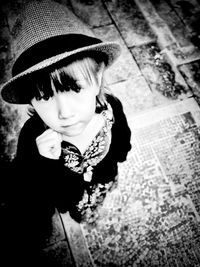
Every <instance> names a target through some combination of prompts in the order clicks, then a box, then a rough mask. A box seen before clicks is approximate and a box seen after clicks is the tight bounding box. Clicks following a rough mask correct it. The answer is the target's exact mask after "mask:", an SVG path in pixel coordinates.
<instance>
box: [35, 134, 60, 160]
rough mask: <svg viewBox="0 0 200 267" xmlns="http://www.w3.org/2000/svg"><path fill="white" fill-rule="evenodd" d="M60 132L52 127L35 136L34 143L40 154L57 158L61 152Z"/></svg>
mask: <svg viewBox="0 0 200 267" xmlns="http://www.w3.org/2000/svg"><path fill="white" fill-rule="evenodd" d="M61 142H62V137H61V134H59V133H57V132H55V131H54V130H52V129H48V130H46V131H45V132H43V133H42V134H41V135H39V136H38V137H37V138H36V144H37V147H38V151H39V153H40V155H42V156H44V157H46V158H50V159H59V157H60V154H61Z"/></svg>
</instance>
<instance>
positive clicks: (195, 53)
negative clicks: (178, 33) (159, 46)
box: [163, 44, 200, 66]
mask: <svg viewBox="0 0 200 267" xmlns="http://www.w3.org/2000/svg"><path fill="white" fill-rule="evenodd" d="M163 52H165V53H166V54H167V56H168V58H169V59H170V61H171V62H173V65H175V66H177V65H183V64H186V63H188V62H191V61H195V60H197V59H200V50H199V48H198V47H196V46H194V45H190V46H187V47H180V46H178V45H177V44H172V45H170V46H168V47H166V48H165V49H164V50H163Z"/></svg>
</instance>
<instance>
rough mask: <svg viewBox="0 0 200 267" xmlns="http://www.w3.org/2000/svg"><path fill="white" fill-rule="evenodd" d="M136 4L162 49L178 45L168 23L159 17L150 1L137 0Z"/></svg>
mask: <svg viewBox="0 0 200 267" xmlns="http://www.w3.org/2000/svg"><path fill="white" fill-rule="evenodd" d="M135 3H136V4H137V6H138V7H139V9H140V11H141V12H142V13H143V15H144V17H145V19H146V20H147V22H148V24H149V26H150V27H151V28H152V31H153V32H154V33H155V35H156V36H157V42H158V43H159V44H160V45H161V47H162V48H165V47H167V46H169V45H172V44H173V43H176V39H175V38H174V36H173V34H172V33H171V31H170V29H169V27H168V25H167V23H166V22H165V21H164V20H163V19H162V18H161V17H160V16H159V14H158V13H157V12H156V9H155V7H154V5H153V4H152V3H151V2H150V1H149V0H145V1H141V0H135Z"/></svg>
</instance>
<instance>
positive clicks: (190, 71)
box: [0, 0, 200, 267]
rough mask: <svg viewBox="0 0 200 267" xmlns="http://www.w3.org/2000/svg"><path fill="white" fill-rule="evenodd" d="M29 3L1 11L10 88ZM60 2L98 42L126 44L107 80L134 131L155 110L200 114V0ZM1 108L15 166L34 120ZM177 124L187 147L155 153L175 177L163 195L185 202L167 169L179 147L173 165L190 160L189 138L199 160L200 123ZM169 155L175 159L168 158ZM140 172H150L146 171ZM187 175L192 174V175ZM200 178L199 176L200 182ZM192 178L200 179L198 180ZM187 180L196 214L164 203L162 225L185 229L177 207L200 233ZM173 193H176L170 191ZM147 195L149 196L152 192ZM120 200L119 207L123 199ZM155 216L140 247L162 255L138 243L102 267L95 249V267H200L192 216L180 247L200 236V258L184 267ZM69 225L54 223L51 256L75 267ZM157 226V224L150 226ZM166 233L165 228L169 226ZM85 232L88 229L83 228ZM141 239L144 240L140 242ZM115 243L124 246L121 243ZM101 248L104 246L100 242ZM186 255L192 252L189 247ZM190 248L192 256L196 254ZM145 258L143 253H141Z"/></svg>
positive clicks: (0, 133)
mask: <svg viewBox="0 0 200 267" xmlns="http://www.w3.org/2000/svg"><path fill="white" fill-rule="evenodd" d="M23 2H24V1H23V0H17V1H5V4H3V3H4V2H3V1H2V6H1V11H0V35H1V40H0V68H1V73H0V83H3V82H5V81H6V80H7V79H8V78H9V77H10V67H11V65H12V54H11V51H10V49H9V44H10V41H11V39H12V25H13V24H14V21H15V19H16V15H17V13H18V10H19V9H20V8H21V6H22V5H23ZM58 2H62V3H63V4H65V5H67V6H69V7H70V8H71V9H72V10H73V11H74V13H75V14H77V15H78V16H79V17H81V18H82V19H83V20H84V21H85V22H86V23H88V24H89V25H90V26H91V27H92V28H93V30H94V32H95V33H96V35H97V36H98V37H100V38H102V39H103V40H106V41H116V42H118V43H119V44H121V46H122V55H121V57H120V58H119V59H118V61H117V62H116V63H115V64H114V65H113V66H112V67H111V68H110V69H109V70H108V72H107V77H106V80H107V83H108V84H109V86H110V88H111V90H112V91H113V92H114V93H115V94H116V95H117V96H118V97H119V98H120V99H121V100H122V102H123V105H124V110H125V112H126V114H127V118H128V120H129V122H130V125H132V118H133V117H135V116H136V117H137V116H140V114H144V113H145V114H147V113H148V112H150V113H151V112H152V110H157V111H159V112H161V113H162V108H163V107H166V112H167V113H170V110H171V109H173V107H174V106H175V105H178V104H179V103H181V105H182V106H186V107H188V109H187V110H185V111H184V114H189V113H190V109H191V110H192V109H193V108H192V106H194V107H195V110H196V111H194V113H195V112H196V113H198V108H199V104H200V84H199V81H200V78H199V77H200V71H199V66H200V28H199V25H200V1H197V0H185V1H181V0H132V1H131V0H85V1H83V0H60V1H58ZM188 101H189V102H188ZM191 101H192V102H191ZM189 103H190V105H189ZM191 103H192V105H191ZM0 109H1V112H0V116H1V128H0V138H1V139H0V140H1V144H0V146H1V149H2V151H3V153H2V154H3V155H4V156H2V158H1V160H2V161H4V160H7V159H9V160H10V159H12V157H13V155H14V153H15V149H16V136H17V135H18V133H19V130H20V128H21V126H22V124H23V123H24V121H25V120H26V119H27V117H26V115H25V110H26V106H17V105H15V106H12V105H9V104H6V103H4V102H3V101H2V100H1V99H0ZM196 113H195V114H196ZM11 114H12V116H11ZM156 114H158V113H156V112H155V113H152V116H156ZM194 116H195V115H194ZM165 119H167V118H165ZM176 120H177V121H179V120H180V121H182V122H183V121H184V123H182V124H181V125H182V129H183V128H184V131H182V132H181V137H180V129H179V130H177V129H176V130H175V129H174V130H173V131H174V132H173V140H172V139H170V140H168V141H169V142H172V141H173V142H175V141H174V140H176V141H177V140H178V141H179V145H177V143H175V144H176V145H174V143H173V144H172V143H170V144H169V143H168V145H166V144H165V146H164V144H163V147H162V149H159V146H158V144H157V143H156V145H155V146H153V148H154V151H156V153H157V154H156V155H157V157H158V158H159V160H160V162H162V164H161V167H162V168H165V171H168V172H167V175H166V176H165V178H166V177H167V178H166V180H162V181H161V180H159V179H158V180H159V181H158V180H157V182H160V183H161V185H162V186H161V187H162V188H161V190H163V191H165V193H166V192H169V193H171V191H170V190H171V189H172V188H176V190H177V191H176V196H177V195H178V194H179V193H180V191H181V196H182V197H183V195H184V192H186V191H184V190H183V188H182V189H181V190H179V189H180V188H179V187H178V184H179V183H178V182H177V180H176V181H175V177H174V176H175V175H172V174H171V173H170V171H169V170H168V169H167V167H169V161H170V160H169V157H170V155H172V150H170V149H172V148H173V149H174V150H177V151H178V152H179V153H178V152H177V151H176V153H178V154H179V155H181V158H180V159H177V158H175V157H172V158H173V159H171V161H172V160H179V162H180V161H181V160H182V157H183V156H182V155H183V150H182V147H181V145H180V144H183V143H186V141H185V140H188V139H187V138H188V136H190V138H193V139H191V140H192V141H191V143H192V144H195V145H196V147H195V149H197V154H198V148H199V147H198V144H199V143H198V142H199V130H198V127H199V124H198V123H199V122H198V121H199V119H197V123H196V122H193V124H191V118H190V116H189V115H181V116H180V117H178V119H177V117H176ZM163 123H164V124H165V123H168V126H169V124H170V125H173V122H172V121H170V122H169V121H168V120H167V121H166V120H164V122H163ZM188 123H189V124H190V128H189V130H191V129H192V130H191V131H189V130H188V128H187V127H186V124H188ZM191 125H192V127H191ZM170 127H171V126H170ZM170 127H169V128H170ZM186 128H187V130H186ZM156 129H157V128H156ZM165 129H167V126H165ZM148 131H149V130H148ZM136 132H137V131H136ZM136 132H134V133H135V135H134V136H136V137H137V136H138V135H137V133H136ZM139 133H140V135H141V131H139ZM183 133H184V134H183ZM183 135H184V136H183ZM191 135H192V137H191ZM174 136H175V137H176V138H175V137H174ZM158 139H159V138H158ZM158 139H157V140H158ZM145 140H146V139H145ZM159 140H160V142H162V139H159ZM194 140H197V141H198V142H195V141H194ZM154 141H155V140H154ZM181 142H182V143H181ZM164 148H166V149H164ZM169 148H170V149H169ZM146 149H147V150H148V151H147V154H145V155H148V157H150V154H151V153H150V152H149V149H150V148H149V145H148V146H147V147H146ZM167 149H168V150H167ZM166 150H167V151H168V152H166ZM169 150H170V152H169ZM174 150H173V151H174ZM184 151H185V150H184ZM148 152H149V154H148ZM165 152H166V153H167V157H165V158H164V156H163V155H164V153H165ZM188 153H190V155H191V151H189V152H188ZM173 155H174V154H173ZM176 155H177V154H176ZM140 156H141V157H143V156H144V154H140ZM133 158H134V156H133ZM133 158H132V157H130V162H132V161H133ZM151 159H152V158H151ZM166 159H167V163H166ZM164 160H165V162H164ZM198 160H199V159H198ZM198 160H197V161H195V166H196V167H195V166H194V165H193V167H191V168H190V173H191V169H192V168H196V174H197V173H199V172H198V171H197V169H198V163H199V161H198ZM143 161H145V159H143ZM130 162H127V163H126V165H125V169H126V173H127V168H130V166H132V165H130V164H131V163H130ZM132 163H133V162H132ZM134 164H136V159H135V158H134ZM148 164H149V162H148ZM183 165H184V164H183ZM163 166H164V167H163ZM170 166H172V165H170ZM143 167H144V166H143ZM161 167H160V168H161ZM138 168H139V167H138ZM140 168H142V167H141V166H140ZM145 168H146V170H148V171H149V172H150V171H151V170H150V169H151V168H150V165H148V166H146V167H145ZM180 168H181V164H179V170H174V172H173V174H179V171H180ZM158 170H159V171H160V172H161V169H159V167H158V168H157V177H158V176H159V175H160V174H159V171H158ZM198 170H199V169H198ZM133 172H135V173H137V179H138V180H137V179H136V181H135V184H134V185H132V186H134V187H137V185H138V184H139V174H138V171H137V170H135V169H134V170H133ZM185 173H187V174H188V170H187V171H186V172H185ZM129 174H130V173H129ZM187 174H186V175H187ZM127 175H128V174H127ZM170 175H171V176H170ZM122 176H123V175H122ZM197 176H198V177H199V175H197ZM159 177H160V176H159ZM169 177H170V178H169ZM176 177H177V176H176ZM191 177H193V178H194V177H195V173H194V174H193V176H191ZM168 178H169V180H168ZM179 178H180V177H179ZM177 179H178V178H177ZM184 179H185V180H184V189H186V188H187V189H188V188H191V187H192V186H193V187H196V191H195V192H196V193H195V194H196V195H194V194H191V192H190V191H187V192H186V195H187V196H186V198H185V199H187V201H193V203H194V206H195V208H192V207H193V206H190V205H189V204H188V203H189V202H187V201H186V202H187V204H184V205H183V206H181V207H180V206H179V207H178V206H176V205H175V206H176V207H175V206H173V205H172V206H170V207H169V203H168V202H165V201H164V200H163V199H162V205H161V206H160V208H161V209H163V210H165V211H166V213H167V210H168V221H162V226H163V223H166V224H167V223H169V224H170V222H172V221H173V222H174V227H175V228H176V226H177V225H176V223H175V221H176V220H178V219H177V218H173V219H172V218H171V219H170V216H172V213H170V212H169V209H170V208H172V209H173V208H174V209H176V215H177V214H178V213H181V212H183V210H187V212H185V213H184V216H186V213H187V215H188V216H191V217H192V216H193V215H194V214H195V218H197V219H196V223H194V224H193V226H194V227H197V226H198V227H199V216H200V212H199V208H198V207H199V197H198V196H199V193H198V192H200V191H199V190H200V188H199V186H197V183H199V182H198V180H197V183H196V184H195V185H194V184H192V181H190V180H187V179H186V178H184ZM122 180H123V179H122ZM127 181H128V180H127ZM186 181H187V182H186ZM137 182H138V184H137ZM154 182H155V181H154ZM172 182H173V186H172V187H170V183H172ZM143 185H144V184H143ZM147 187H148V189H149V188H151V189H152V185H151V186H149V185H148V186H147ZM147 187H145V189H144V192H146V191H145V190H147ZM169 187H170V188H171V189H170V190H169ZM177 188H178V189H177ZM154 189H155V187H154ZM149 190H150V189H149ZM152 190H153V189H152ZM168 190H169V191H168ZM188 190H189V189H188ZM150 191H151V190H150ZM152 192H153V191H151V193H152ZM135 193H136V192H135ZM146 193H147V194H148V192H146ZM158 195H159V194H158ZM179 197H180V195H179ZM175 198H176V197H175ZM179 200H180V199H179ZM113 201H114V202H115V201H116V199H115V200H113ZM134 201H135V200H134ZM138 201H139V200H138ZM176 201H177V199H176ZM114 202H113V203H114ZM134 203H135V202H134ZM137 203H139V202H137ZM184 203H185V202H184ZM113 205H114V204H113ZM167 205H168V206H167ZM177 205H178V204H177ZM188 205H189V206H188ZM113 210H114V209H113ZM151 211H152V209H151ZM104 212H105V210H104ZM113 212H114V211H113ZM134 212H135V211H134ZM146 212H147V209H146ZM125 213H126V212H125V211H124V213H123V214H124V215H125ZM115 215H116V214H115ZM153 215H154V216H152V217H151V218H150V217H148V215H147V213H146V215H145V216H147V217H148V223H149V225H151V226H152V223H153V228H152V229H151V233H150V231H147V230H146V229H144V228H145V225H144V224H143V225H142V224H141V227H143V230H144V231H143V233H144V232H145V231H147V232H148V235H143V234H142V235H141V236H140V237H139V239H137V240H140V242H142V241H141V240H142V239H145V238H149V239H148V242H149V243H151V246H150V245H149V247H148V248H149V249H150V248H151V251H154V253H153V252H152V254H150V253H149V251H148V249H147V247H145V245H144V246H142V245H141V243H140V245H141V246H138V247H139V249H138V247H137V246H136V244H135V243H134V245H135V246H136V247H134V250H135V251H137V253H136V252H135V253H134V252H133V248H131V249H130V250H129V252H130V251H132V252H130V253H128V252H127V253H128V254H127V255H125V256H126V257H124V258H123V257H122V256H120V255H121V254H118V260H119V259H120V260H119V262H120V264H118V263H117V262H115V261H113V259H110V261H109V260H107V261H106V259H105V258H103V259H102V261H101V262H99V260H100V259H101V257H100V256H97V255H95V251H94V247H92V246H91V251H90V255H92V257H93V259H96V261H93V263H92V264H93V265H94V266H95V264H96V266H136V267H137V266H200V258H198V257H200V256H199V255H200V254H199V249H200V247H199V242H200V239H199V230H195V231H194V233H193V232H192V233H191V231H192V230H191V228H190V227H192V226H191V225H190V224H189V220H190V219H191V217H190V219H188V217H187V218H186V217H184V218H182V220H181V223H182V226H183V229H182V232H183V231H186V232H187V230H188V231H190V235H188V236H187V235H186V236H182V235H181V233H180V232H178V230H177V232H176V236H177V240H178V244H179V246H181V243H183V241H182V240H183V239H184V238H185V239H187V240H188V238H193V239H194V236H195V235H196V236H195V238H196V239H195V242H196V243H194V244H193V245H192V244H191V243H190V246H191V247H192V246H193V248H194V246H195V247H196V252H195V251H194V250H192V252H191V253H189V252H188V254H187V255H186V256H185V254H184V253H183V254H180V255H179V256H180V257H179V259H178V260H177V261H176V256H177V253H178V252H177V250H178V249H177V248H176V249H175V248H174V250H173V249H172V247H173V245H174V244H172V243H173V242H172V239H170V238H169V235H170V233H168V236H165V235H164V233H163V235H162V236H161V235H159V233H158V228H159V227H158V225H159V224H158V220H160V219H159V218H158V217H159V216H158V213H156V214H155V212H154V213H153ZM173 215H174V214H173ZM113 216H114V215H113ZM174 216H175V215H174ZM118 217H119V215H118ZM118 217H117V218H118ZM63 218H64V217H62V216H60V215H59V214H57V213H56V214H55V216H54V218H53V222H54V231H53V234H52V236H51V237H50V238H48V239H47V240H46V241H45V243H44V249H45V251H46V252H47V254H48V255H49V256H50V257H55V255H59V257H58V258H59V260H58V261H59V263H58V266H73V263H74V260H73V259H72V258H71V256H70V255H71V254H70V252H69V250H70V248H69V244H68V241H67V240H66V233H65V231H66V229H65V228H63V226H62V220H63ZM137 218H139V217H137ZM129 219H130V218H129ZM150 219H151V220H154V221H153V222H150ZM184 220H185V221H187V225H186V224H185V228H184ZM190 222H191V220H190ZM129 224H130V221H129ZM113 225H114V223H113ZM156 225H157V226H156ZM160 225H161V224H160ZM100 226H101V228H103V226H102V224H101V225H100ZM100 226H99V227H100ZM121 227H122V225H121ZM123 227H124V228H126V233H128V232H127V231H128V230H127V225H126V226H124V225H123ZM175 228H174V229H175ZM77 229H79V228H77ZM138 229H139V228H137V231H138V233H139V232H140V230H138ZM163 229H165V228H164V226H163ZM170 229H171V228H170ZM176 229H180V228H176ZM186 229H187V230H186ZM165 230H166V229H165ZM77 231H81V230H80V229H79V230H77ZM104 231H105V229H104ZM124 231H125V230H124ZM132 231H133V232H134V229H132ZM160 231H161V229H160ZM171 231H172V230H171ZM83 232H84V233H85V240H86V241H87V242H88V244H89V241H90V240H89V238H91V236H90V235H89V230H88V228H87V227H86V226H85V225H83ZM114 232H116V229H114V230H113V233H114ZM105 233H106V231H105ZM113 233H112V234H113ZM156 235H157V237H159V238H162V240H164V239H165V238H166V240H168V241H169V239H170V240H171V247H168V251H169V254H170V253H171V254H170V255H172V254H173V256H172V257H171V258H169V257H168V256H169V255H168V254H167V252H166V250H165V249H164V248H165V245H166V246H167V243H165V242H164V241H163V242H162V249H160V254H156V252H155V251H156V249H158V248H156V242H159V240H158V239H156ZM152 236H154V238H152ZM180 236H181V237H180ZM179 237H180V238H179ZM135 238H138V237H137V236H135ZM113 240H114V241H115V242H117V240H116V239H113ZM126 242H129V245H130V246H133V244H132V243H130V240H129V241H127V240H126ZM138 242H139V241H138ZM188 242H189V241H188ZM111 243H112V242H110V245H111ZM144 243H145V242H144ZM99 244H101V245H102V243H101V242H100V241H99ZM153 244H154V249H153ZM185 244H186V243H185ZM187 244H189V243H187ZM104 245H105V244H104ZM117 249H118V250H119V251H120V249H122V247H118V248H117ZM123 249H124V248H123ZM145 249H146V250H145ZM181 249H184V248H183V247H181ZM187 249H188V251H189V248H187ZM172 250H173V253H172ZM141 251H142V252H143V253H141ZM68 252H69V253H68ZM74 253H75V252H74ZM103 253H105V252H104V251H103V250H102V254H103ZM110 253H111V250H110ZM123 253H125V252H123ZM123 253H122V254H123ZM148 253H149V254H148ZM162 253H163V254H162ZM75 255H76V254H75ZM105 255H107V256H108V254H106V253H105ZM109 255H111V254H109ZM183 255H184V256H183ZM113 257H115V258H116V255H114V256H113ZM120 257H121V258H120ZM145 257H146V258H145ZM181 257H182V258H184V260H182V261H181V259H180V258H181ZM108 258H109V257H108ZM108 258H107V259H108ZM125 258H126V259H127V258H128V259H129V260H125ZM191 258H193V261H192V260H191ZM138 259H140V260H138ZM173 260H174V261H173ZM76 264H77V266H79V261H77V262H76ZM109 264H110V265H109ZM80 266H81V265H80ZM85 266H86V265H85ZM88 266H90V263H88Z"/></svg>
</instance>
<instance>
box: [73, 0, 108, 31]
mask: <svg viewBox="0 0 200 267" xmlns="http://www.w3.org/2000/svg"><path fill="white" fill-rule="evenodd" d="M71 5H72V7H73V10H74V13H75V14H76V15H78V16H79V17H80V18H81V19H82V20H83V21H85V22H86V23H88V24H89V25H91V26H102V25H107V24H111V22H112V21H111V18H110V16H109V14H108V12H107V10H106V9H105V7H104V5H103V3H102V1H101V0H87V1H81V0H71Z"/></svg>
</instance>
